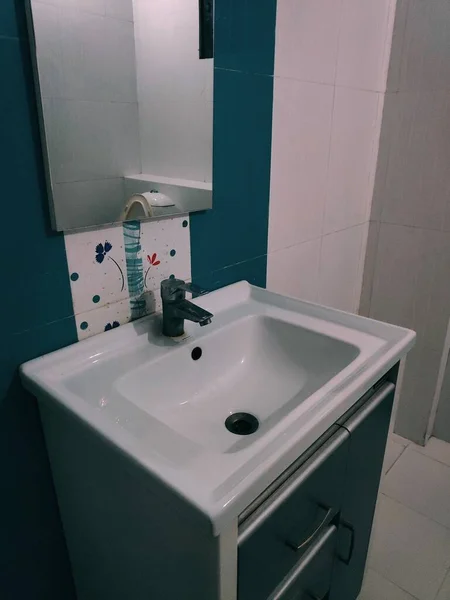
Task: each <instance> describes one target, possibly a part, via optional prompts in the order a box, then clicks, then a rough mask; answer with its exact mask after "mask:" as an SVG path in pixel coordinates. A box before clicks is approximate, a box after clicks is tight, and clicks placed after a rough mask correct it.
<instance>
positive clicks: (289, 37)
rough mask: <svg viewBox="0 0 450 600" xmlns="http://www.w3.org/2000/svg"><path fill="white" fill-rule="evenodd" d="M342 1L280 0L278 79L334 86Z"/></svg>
mask: <svg viewBox="0 0 450 600" xmlns="http://www.w3.org/2000/svg"><path fill="white" fill-rule="evenodd" d="M341 10H342V0H303V1H302V2H298V0H279V2H278V4H277V35H276V44H275V76H281V77H290V78H294V79H298V80H300V81H310V82H316V83H329V84H331V83H334V80H335V75H336V63H337V51H338V41H339V27H340V24H341Z"/></svg>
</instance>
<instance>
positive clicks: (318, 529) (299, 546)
mask: <svg viewBox="0 0 450 600" xmlns="http://www.w3.org/2000/svg"><path fill="white" fill-rule="evenodd" d="M318 506H319V508H322V509H323V510H326V511H327V512H326V514H325V516H324V518H323V519H322V521H321V522H320V523H319V524H318V525H317V527H316V528H315V529H314V531H313V532H312V533H311V534H310V535H308V537H307V538H305V539H304V540H303V542H301V543H300V544H294V543H293V542H290V541H289V540H286V545H287V546H289V548H292V550H295V552H298V551H299V550H302V549H303V548H305V547H306V546H308V545H309V544H310V543H311V542H312V541H313V539H314V538H315V537H316V536H317V535H318V534H319V533H320V532H321V531H322V529H323V528H324V527H326V525H327V524H328V520H329V518H330V517H331V515H332V514H333V509H332V508H329V507H328V506H324V505H323V504H318Z"/></svg>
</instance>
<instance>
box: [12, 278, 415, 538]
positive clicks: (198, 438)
mask: <svg viewBox="0 0 450 600" xmlns="http://www.w3.org/2000/svg"><path fill="white" fill-rule="evenodd" d="M197 303H198V304H200V305H201V306H203V307H204V308H206V309H207V310H209V311H210V312H212V313H213V314H214V319H213V322H212V324H211V325H209V326H207V327H204V328H200V327H198V326H197V325H194V324H192V323H188V322H186V332H187V334H188V335H187V337H186V338H185V339H184V340H182V341H179V340H178V341H175V340H172V339H169V338H165V337H163V336H162V334H161V323H160V316H158V315H157V316H154V317H150V318H146V319H143V320H141V321H139V322H136V323H133V324H129V325H126V326H123V327H121V328H119V329H116V330H114V331H111V332H107V333H105V334H102V335H99V336H96V337H94V338H91V339H89V340H85V341H83V342H80V343H78V344H75V345H73V346H71V347H69V348H65V349H63V350H60V351H58V352H55V353H53V354H50V355H48V356H45V357H43V358H40V359H37V360H34V361H31V362H30V363H27V364H26V365H24V366H23V367H22V376H23V379H24V382H25V385H26V386H27V387H28V388H29V389H30V390H31V391H32V392H33V393H34V394H35V395H36V396H37V397H38V399H39V400H40V401H41V402H51V403H54V404H56V405H62V406H64V407H65V408H66V409H68V410H69V411H70V412H71V413H72V414H73V415H74V417H76V418H79V419H81V420H82V421H83V422H85V423H86V424H87V425H89V426H90V428H92V429H93V430H94V432H96V433H98V434H99V435H101V436H104V437H105V438H106V439H108V440H109V441H111V442H112V443H113V444H115V445H116V446H117V447H118V448H119V449H120V451H122V452H124V453H126V454H127V455H129V456H131V457H132V458H133V459H134V460H136V461H138V462H139V463H140V464H141V465H142V466H143V467H144V468H145V469H147V470H149V471H151V472H152V473H153V474H154V475H156V476H157V477H159V478H160V479H161V480H162V481H164V482H165V483H166V484H168V485H169V486H171V487H173V488H174V489H175V490H176V491H177V492H178V493H180V494H182V495H183V496H184V497H185V498H186V499H187V500H188V501H189V502H191V503H192V504H194V505H196V506H197V507H198V508H199V509H200V510H201V511H202V512H204V513H206V514H207V515H208V516H209V517H210V519H211V521H212V523H213V525H214V528H215V530H216V531H220V529H221V526H222V525H223V524H224V523H225V522H226V521H227V520H228V519H229V518H231V517H235V516H237V515H238V514H239V512H240V511H242V510H243V509H244V508H245V507H246V506H247V505H248V504H249V503H250V502H251V501H252V500H253V499H254V498H255V497H256V496H257V495H258V494H259V493H261V491H263V490H264V489H265V487H266V486H267V485H268V484H269V483H270V482H271V481H273V479H274V478H275V477H277V476H278V475H279V474H280V473H281V472H282V471H283V470H284V469H285V468H286V467H287V466H288V465H289V464H290V463H291V462H292V461H293V460H294V459H295V458H296V457H297V456H299V455H300V454H301V453H302V452H303V451H304V450H306V449H307V448H308V447H309V446H310V445H311V444H312V443H313V442H314V441H315V440H316V439H317V438H318V437H319V436H320V435H321V434H322V433H324V432H325V431H326V429H328V427H330V426H331V425H332V424H333V423H334V422H335V421H336V420H337V419H338V418H339V417H340V416H341V415H342V414H343V413H344V412H345V411H346V410H348V409H349V408H350V407H351V406H352V404H353V403H354V402H356V401H357V400H358V399H359V398H360V397H361V395H362V394H364V393H365V392H366V391H367V390H368V389H369V388H370V387H371V386H372V385H373V384H374V383H375V382H376V381H377V380H378V379H379V377H380V376H381V375H383V374H384V373H385V372H386V371H387V370H388V369H389V368H390V367H392V366H393V365H394V364H395V363H396V362H397V361H398V360H399V358H401V356H402V355H403V354H405V353H406V351H407V350H408V349H409V348H410V347H411V345H412V343H413V341H414V337H415V334H414V333H413V332H412V331H409V330H405V329H401V328H398V327H394V326H392V325H387V324H384V323H379V322H376V321H372V320H369V319H364V318H362V317H358V316H355V315H350V314H347V313H343V312H339V311H336V310H332V309H329V308H325V307H321V306H316V305H313V304H309V303H306V302H301V301H298V300H293V299H290V298H285V297H282V296H279V295H276V294H273V293H270V292H267V291H265V290H261V289H259V288H254V287H251V286H249V285H248V284H247V283H245V282H242V283H238V284H235V285H232V286H229V287H227V288H224V289H222V290H219V291H217V292H213V293H211V294H209V295H208V296H205V297H203V298H202V299H201V300H198V301H197ZM197 348H200V350H201V357H200V358H199V359H198V360H194V359H193V358H192V351H193V350H194V349H197ZM196 352H197V354H200V352H199V351H198V350H196ZM194 354H195V353H194ZM240 412H242V413H250V414H251V415H253V416H254V417H256V419H257V420H258V422H259V428H258V429H257V430H256V431H255V432H254V433H252V434H250V435H236V434H235V433H232V432H230V431H228V429H227V428H226V427H225V421H226V419H227V417H229V416H230V415H232V414H234V413H240ZM92 429H91V431H92Z"/></svg>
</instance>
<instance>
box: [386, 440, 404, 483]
mask: <svg viewBox="0 0 450 600" xmlns="http://www.w3.org/2000/svg"><path fill="white" fill-rule="evenodd" d="M395 443H397V442H395ZM399 445H400V444H399ZM407 447H408V446H403V450H402V451H401V452H400V454H399V455H398V456H397V458H396V459H395V460H394V462H393V463H392V465H391V466H390V467H389V469H388V470H387V471H386V473H385V474H384V476H385V477H386V475H387V474H388V473H389V471H390V470H391V469H392V467H393V466H394V465H395V464H396V463H397V462H398V460H399V458H400V457H401V456H403V453H404V452H405V450H406V448H407Z"/></svg>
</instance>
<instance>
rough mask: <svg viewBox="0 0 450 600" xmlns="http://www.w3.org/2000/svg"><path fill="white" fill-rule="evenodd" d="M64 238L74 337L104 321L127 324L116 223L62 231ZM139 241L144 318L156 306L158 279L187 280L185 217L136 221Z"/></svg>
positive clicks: (120, 232)
mask: <svg viewBox="0 0 450 600" xmlns="http://www.w3.org/2000/svg"><path fill="white" fill-rule="evenodd" d="M64 240H65V245H66V254H67V262H68V267H69V276H70V279H71V283H70V286H71V291H72V301H73V305H74V312H75V317H76V323H77V331H78V336H79V339H84V338H85V337H89V336H91V335H95V334H97V333H101V332H103V331H104V330H105V326H106V325H107V324H108V323H110V324H111V326H112V325H113V324H114V322H117V323H119V325H123V324H124V323H127V322H128V321H129V320H130V319H131V318H132V312H131V309H130V298H129V291H128V280H127V268H126V257H125V249H124V246H125V243H124V232H123V227H122V225H118V226H115V227H108V228H102V229H97V230H86V231H81V232H73V233H70V234H65V236H64ZM99 244H102V248H100V247H99ZM140 245H141V252H140V256H141V258H142V264H143V277H144V292H143V294H142V296H140V297H139V300H144V301H145V308H144V309H143V310H142V311H141V316H144V315H145V314H150V313H152V312H155V311H159V310H161V297H160V283H161V281H162V280H163V279H167V278H168V277H170V276H171V275H174V276H175V277H177V278H180V279H185V280H188V281H190V279H191V255H190V234H189V216H187V215H186V216H180V217H171V218H166V219H158V220H156V221H146V222H141V228H140Z"/></svg>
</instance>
